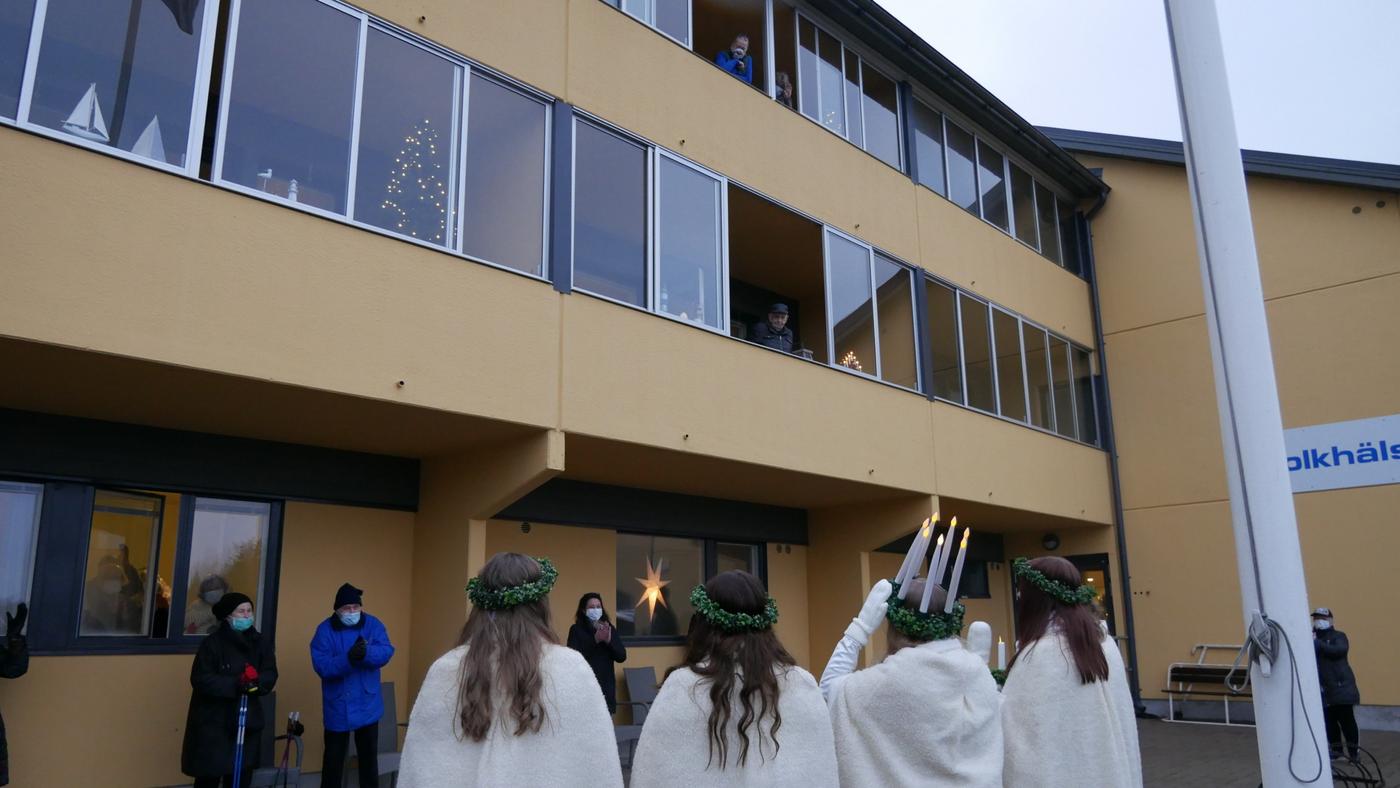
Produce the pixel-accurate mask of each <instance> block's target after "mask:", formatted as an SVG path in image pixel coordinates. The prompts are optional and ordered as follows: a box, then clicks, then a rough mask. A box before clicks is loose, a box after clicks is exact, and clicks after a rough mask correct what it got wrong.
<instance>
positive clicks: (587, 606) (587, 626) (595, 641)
mask: <svg viewBox="0 0 1400 788" xmlns="http://www.w3.org/2000/svg"><path fill="white" fill-rule="evenodd" d="M569 648H571V649H573V650H574V651H577V652H578V653H580V654H582V655H583V659H584V661H586V662H587V663H588V667H590V668H592V669H593V675H594V676H595V677H597V679H598V686H599V687H601V688H602V690H603V700H604V701H606V702H607V704H608V713H609V714H616V713H617V674H616V673H614V672H613V663H617V662H626V661H627V647H626V646H624V645H622V636H621V635H619V634H618V633H617V630H615V629H614V628H613V625H612V620H611V619H609V618H608V611H606V610H604V609H603V597H602V596H600V595H598V594H597V593H595V592H593V591H589V592H588V593H587V594H584V595H583V596H581V597H579V600H578V610H577V611H575V612H574V625H573V626H571V627H569Z"/></svg>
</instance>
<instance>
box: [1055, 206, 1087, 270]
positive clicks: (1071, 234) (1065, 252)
mask: <svg viewBox="0 0 1400 788" xmlns="http://www.w3.org/2000/svg"><path fill="white" fill-rule="evenodd" d="M1055 212H1056V215H1057V217H1058V218H1059V223H1060V253H1061V256H1062V257H1063V258H1064V262H1063V265H1064V267H1065V268H1067V269H1069V271H1070V272H1072V273H1075V274H1079V275H1081V276H1082V275H1083V273H1084V271H1083V267H1082V266H1081V265H1080V262H1081V261H1080V258H1079V247H1078V245H1077V244H1076V243H1075V241H1074V239H1075V237H1076V235H1075V228H1074V206H1072V205H1070V204H1069V203H1067V202H1065V201H1064V200H1056V201H1055Z"/></svg>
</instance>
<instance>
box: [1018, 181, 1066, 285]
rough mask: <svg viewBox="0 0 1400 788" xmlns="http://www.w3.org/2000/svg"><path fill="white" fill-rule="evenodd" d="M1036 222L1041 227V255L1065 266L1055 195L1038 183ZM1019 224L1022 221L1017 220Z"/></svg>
mask: <svg viewBox="0 0 1400 788" xmlns="http://www.w3.org/2000/svg"><path fill="white" fill-rule="evenodd" d="M1035 213H1036V221H1037V223H1038V224H1039V225H1040V253H1041V254H1043V255H1045V257H1046V259H1048V260H1050V261H1051V262H1054V263H1055V264H1057V265H1062V264H1063V258H1061V256H1060V222H1059V219H1058V218H1057V217H1056V214H1055V193H1054V192H1052V191H1050V190H1049V189H1047V188H1045V187H1044V186H1042V185H1040V184H1039V183H1037V184H1036V185H1035ZM1016 221H1017V222H1018V223H1019V222H1020V219H1017V220H1016Z"/></svg>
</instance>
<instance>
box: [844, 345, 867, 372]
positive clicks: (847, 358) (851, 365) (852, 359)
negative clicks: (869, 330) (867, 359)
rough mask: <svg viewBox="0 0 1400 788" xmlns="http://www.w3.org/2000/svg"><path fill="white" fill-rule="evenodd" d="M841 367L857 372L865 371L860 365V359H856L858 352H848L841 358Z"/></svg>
mask: <svg viewBox="0 0 1400 788" xmlns="http://www.w3.org/2000/svg"><path fill="white" fill-rule="evenodd" d="M841 366H843V367H846V368H848V369H854V370H856V371H857V372H864V371H865V370H864V369H863V368H862V367H861V365H860V359H858V358H856V352H855V351H854V350H848V351H846V355H844V356H842V357H841Z"/></svg>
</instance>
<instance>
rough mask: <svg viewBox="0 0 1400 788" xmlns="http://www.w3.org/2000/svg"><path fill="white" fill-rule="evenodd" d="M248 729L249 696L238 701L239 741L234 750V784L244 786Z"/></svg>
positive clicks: (245, 694)
mask: <svg viewBox="0 0 1400 788" xmlns="http://www.w3.org/2000/svg"><path fill="white" fill-rule="evenodd" d="M247 728H248V695H247V693H243V694H242V695H241V696H240V697H239V699H238V739H237V741H236V742H235V744H234V748H233V784H234V785H235V786H241V785H243V783H242V780H243V734H244V732H245V731H246V730H247Z"/></svg>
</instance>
